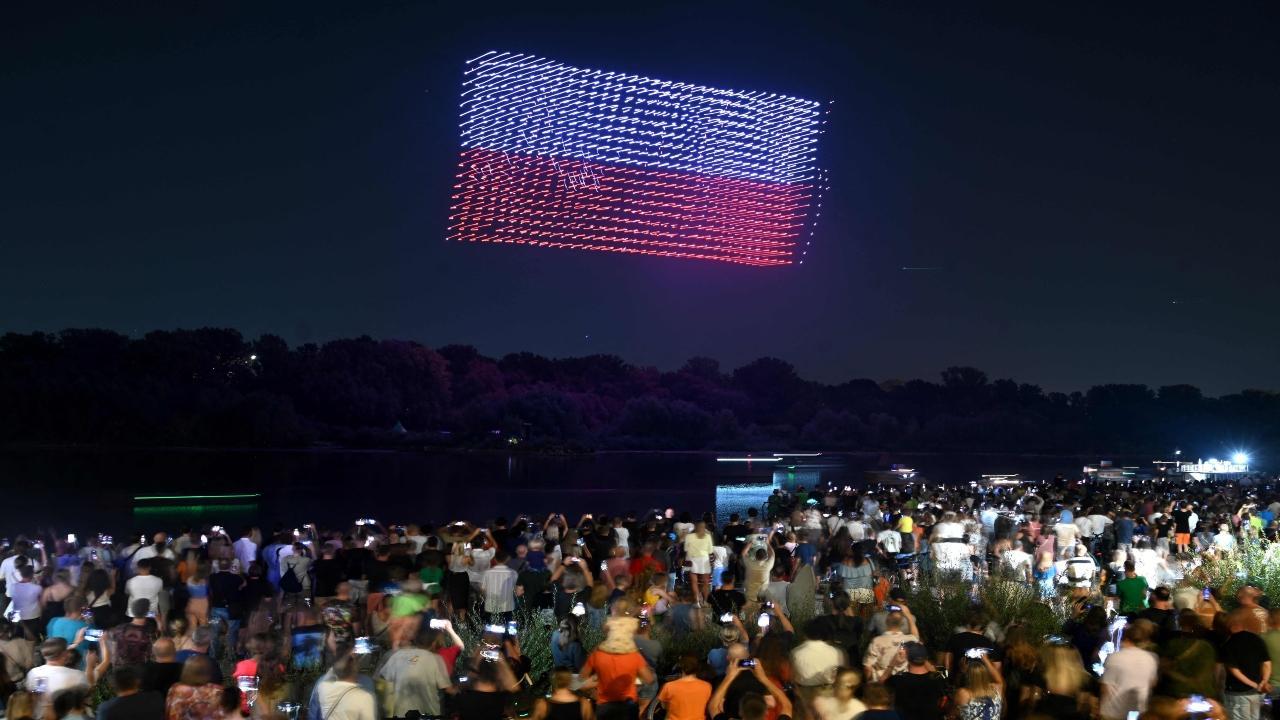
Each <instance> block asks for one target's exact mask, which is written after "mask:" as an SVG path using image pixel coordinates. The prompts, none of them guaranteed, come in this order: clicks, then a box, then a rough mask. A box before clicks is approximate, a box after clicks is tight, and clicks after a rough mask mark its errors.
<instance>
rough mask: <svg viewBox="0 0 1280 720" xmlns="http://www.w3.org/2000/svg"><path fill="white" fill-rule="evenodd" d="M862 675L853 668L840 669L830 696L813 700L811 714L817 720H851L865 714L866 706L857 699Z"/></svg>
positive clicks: (820, 696)
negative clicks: (812, 713)
mask: <svg viewBox="0 0 1280 720" xmlns="http://www.w3.org/2000/svg"><path fill="white" fill-rule="evenodd" d="M860 685H862V674H861V673H859V672H858V671H857V670H854V669H853V668H847V667H846V668H841V669H840V670H839V671H838V672H837V673H836V681H835V682H834V683H832V685H831V694H830V695H819V696H818V697H816V698H814V699H813V712H814V714H815V715H816V716H817V719H818V720H853V719H854V718H856V717H858V716H859V715H861V714H862V713H864V712H866V710H867V706H866V705H864V704H863V703H862V701H861V700H859V699H858V697H857V695H858V687H859V686H860Z"/></svg>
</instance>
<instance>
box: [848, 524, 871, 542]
mask: <svg viewBox="0 0 1280 720" xmlns="http://www.w3.org/2000/svg"><path fill="white" fill-rule="evenodd" d="M844 526H845V527H847V528H849V539H850V540H852V541H854V542H859V541H861V540H865V539H866V538H867V526H866V525H863V524H862V521H861V520H850V521H848V522H846V523H845V524H844Z"/></svg>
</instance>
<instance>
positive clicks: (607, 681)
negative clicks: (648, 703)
mask: <svg viewBox="0 0 1280 720" xmlns="http://www.w3.org/2000/svg"><path fill="white" fill-rule="evenodd" d="M645 665H646V663H645V660H644V656H643V655H641V654H640V653H638V652H633V653H626V654H622V655H615V654H613V653H607V652H601V651H599V650H597V651H595V652H593V653H591V656H590V657H588V658H587V662H586V663H584V664H583V665H582V674H583V675H586V674H587V673H588V671H589V670H594V671H595V673H596V676H597V677H598V678H599V679H600V683H599V686H598V687H597V688H596V702H598V703H607V702H622V701H624V700H633V701H638V700H639V697H638V696H637V694H636V676H637V675H639V674H640V670H641V668H643V667H645Z"/></svg>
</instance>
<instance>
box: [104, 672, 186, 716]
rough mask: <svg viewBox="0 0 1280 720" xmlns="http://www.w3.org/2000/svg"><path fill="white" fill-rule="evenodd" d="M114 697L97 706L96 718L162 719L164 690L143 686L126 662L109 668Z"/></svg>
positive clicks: (138, 676)
mask: <svg viewBox="0 0 1280 720" xmlns="http://www.w3.org/2000/svg"><path fill="white" fill-rule="evenodd" d="M111 690H112V692H114V693H115V697H113V698H111V699H110V700H107V701H106V702H104V703H102V705H100V706H99V707H98V714H97V720H165V695H166V694H167V693H168V688H165V691H164V692H157V691H155V690H148V689H144V687H143V682H142V676H141V675H140V674H139V673H138V671H137V669H136V668H133V667H131V666H128V665H124V666H121V667H117V668H114V669H113V670H112V671H111Z"/></svg>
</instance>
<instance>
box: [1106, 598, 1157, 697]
mask: <svg viewBox="0 0 1280 720" xmlns="http://www.w3.org/2000/svg"><path fill="white" fill-rule="evenodd" d="M1154 631H1155V628H1154V626H1153V625H1152V624H1151V622H1150V621H1148V620H1135V621H1133V622H1131V623H1129V625H1128V627H1127V628H1125V632H1124V636H1123V638H1122V640H1121V645H1120V649H1119V650H1117V651H1116V652H1114V653H1112V654H1111V655H1109V656H1107V661H1106V663H1104V668H1105V669H1104V671H1103V673H1102V681H1101V684H1102V696H1101V700H1102V707H1101V714H1102V717H1103V720H1125V718H1127V717H1128V716H1129V713H1131V712H1138V713H1143V712H1146V710H1147V699H1148V698H1149V697H1150V696H1151V690H1152V688H1154V687H1155V684H1156V680H1158V679H1159V661H1158V660H1157V658H1156V656H1155V653H1152V652H1151V651H1150V650H1147V649H1145V646H1146V644H1147V643H1148V642H1149V641H1150V640H1151V638H1152V636H1153V634H1154Z"/></svg>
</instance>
